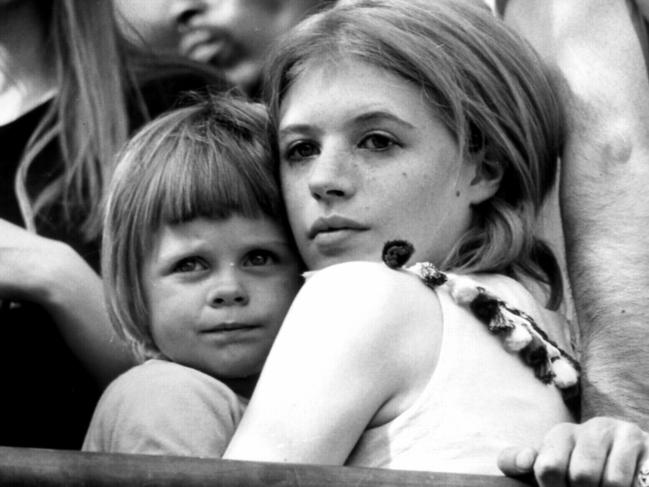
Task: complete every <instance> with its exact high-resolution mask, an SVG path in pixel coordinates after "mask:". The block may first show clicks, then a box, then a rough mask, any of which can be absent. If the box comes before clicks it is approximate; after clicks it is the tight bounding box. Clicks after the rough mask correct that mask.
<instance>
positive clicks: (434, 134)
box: [224, 0, 644, 484]
mask: <svg viewBox="0 0 649 487" xmlns="http://www.w3.org/2000/svg"><path fill="white" fill-rule="evenodd" d="M267 70H268V71H267V88H268V90H267V92H268V93H269V94H270V106H271V112H272V114H273V120H276V121H277V132H278V136H279V148H280V160H279V171H280V175H281V183H282V190H283V194H284V199H285V203H286V207H287V212H288V215H289V221H290V223H291V229H292V231H293V234H294V236H295V239H296V242H297V246H298V249H299V250H300V254H301V256H302V258H303V259H304V261H305V264H306V265H307V267H308V268H309V269H311V270H314V271H317V272H315V274H314V275H312V277H310V278H309V279H308V280H307V282H306V283H305V285H304V286H303V288H302V289H301V290H300V292H299V293H298V295H297V296H296V298H295V301H294V302H293V304H292V306H291V309H290V311H289V313H288V314H287V316H286V319H285V321H284V324H283V325H282V329H281V331H280V333H279V335H278V337H277V340H276V342H275V344H274V346H273V349H272V351H271V353H270V355H269V357H268V360H267V362H266V365H265V366H264V371H263V373H262V375H261V377H260V379H259V382H258V384H257V387H256V389H255V393H254V395H253V397H252V399H251V401H250V404H249V406H248V408H247V410H246V412H245V415H244V418H243V419H242V421H241V424H240V426H239V428H238V429H237V432H236V433H235V435H234V437H233V439H232V441H231V443H230V445H229V446H228V450H227V451H226V454H225V455H224V456H225V458H233V459H250V460H258V461H282V462H305V463H326V464H339V465H342V464H348V465H356V466H364V467H385V468H397V469H415V470H433V471H448V472H460V473H480V474H496V473H498V469H497V466H496V465H497V463H496V460H497V457H498V454H499V452H500V451H501V450H502V449H503V448H504V447H506V446H508V445H529V444H541V442H542V441H543V439H544V437H545V436H546V434H547V433H548V432H549V431H551V430H552V429H553V428H555V427H558V426H559V425H560V424H562V423H563V425H562V426H563V427H564V428H563V431H574V430H572V429H570V428H571V427H572V425H570V423H571V422H572V421H573V415H572V414H571V411H570V410H569V408H568V407H566V405H565V404H564V402H563V400H562V399H563V397H562V396H563V394H562V391H564V390H569V389H571V388H572V387H574V386H575V384H576V380H577V368H576V367H575V366H574V362H573V361H572V359H570V358H569V355H568V353H567V352H569V351H570V349H569V346H568V345H567V343H564V341H563V340H561V333H558V334H552V335H551V337H550V338H549V339H548V337H547V336H546V332H548V333H550V332H551V331H552V330H555V329H556V330H558V331H559V332H561V331H562V329H561V325H562V323H561V319H560V318H559V317H558V316H557V315H556V314H555V313H552V312H550V311H549V310H548V309H545V307H544V306H543V305H542V304H541V303H539V302H538V301H537V300H536V299H535V298H534V297H533V296H532V294H531V293H530V292H528V291H527V290H526V289H525V287H524V286H523V285H522V284H521V283H520V282H525V283H529V282H532V281H541V282H545V283H546V284H547V285H548V287H549V288H550V290H551V291H552V292H551V294H552V295H554V296H555V297H556V296H560V294H561V289H560V283H561V279H560V275H559V272H558V267H557V264H556V260H555V259H554V257H553V255H552V252H551V251H550V250H549V249H548V248H547V246H545V245H544V244H543V242H541V241H540V240H538V238H537V237H536V236H535V234H534V231H533V229H534V223H535V217H536V214H537V212H538V210H539V208H540V207H541V205H542V203H543V201H544V198H545V197H546V196H547V194H548V192H549V191H550V189H551V188H552V185H553V182H554V176H555V171H556V161H557V156H558V153H559V150H560V147H561V141H562V137H561V136H562V131H561V129H562V117H561V110H560V105H559V103H558V99H557V96H556V94H555V92H554V88H553V85H552V83H551V79H550V77H549V76H548V74H547V72H546V71H545V70H544V68H543V65H542V63H541V62H540V60H539V59H538V57H537V56H536V55H535V53H534V52H533V51H532V50H531V49H530V48H529V47H528V46H527V45H526V44H525V43H524V42H522V41H521V39H520V38H518V37H517V36H516V35H515V34H514V33H513V32H511V31H510V30H508V29H507V28H506V27H505V26H504V25H503V24H502V23H501V22H499V21H498V20H497V19H495V18H493V17H492V16H491V14H490V13H489V11H488V10H487V9H486V8H485V7H483V6H480V5H472V4H471V3H470V2H462V1H459V0H436V1H434V2H431V1H429V0H357V1H349V2H342V3H339V5H338V6H336V7H334V8H333V9H331V10H329V11H326V12H323V13H321V14H317V15H316V16H314V17H311V18H310V19H308V20H306V21H304V22H303V23H302V24H300V25H298V26H297V27H296V28H295V29H294V30H293V31H292V32H291V33H290V34H289V35H288V36H286V37H285V38H284V40H283V41H282V42H281V43H280V44H279V46H278V47H277V50H276V52H275V53H274V55H272V56H271V57H270V59H269V61H268V64H267ZM394 239H405V240H408V241H410V242H411V243H413V244H414V249H413V248H412V247H410V246H409V245H406V244H404V246H403V247H404V249H405V250H406V251H405V253H404V254H403V256H401V257H399V252H398V251H399V248H397V249H396V250H397V257H398V258H396V259H387V261H388V262H390V264H391V265H392V266H395V267H397V268H399V267H400V266H401V265H402V264H403V263H404V261H405V260H407V259H408V258H409V257H410V256H411V254H412V258H411V261H410V262H417V261H419V262H427V263H426V264H420V265H419V266H416V267H415V268H414V269H413V270H414V271H415V273H416V274H417V275H419V276H420V277H421V278H422V279H423V281H424V283H425V284H426V285H423V284H422V282H421V280H420V279H418V277H416V276H413V275H412V273H410V272H404V271H403V270H401V269H399V270H396V271H395V270H391V269H390V268H388V267H387V266H385V265H383V264H382V263H380V262H376V261H380V259H381V256H382V248H383V245H384V243H385V242H386V241H390V240H394ZM388 250H391V251H392V250H394V249H388ZM402 250H403V249H402ZM389 253H390V252H388V254H389ZM435 266H438V267H439V268H440V269H442V270H444V271H448V272H447V274H446V275H444V274H442V273H440V272H438V271H437V270H435ZM445 280H447V281H446V282H445ZM518 281H520V282H518ZM429 287H432V289H430V288H429ZM553 304H555V305H556V304H557V303H556V300H555V302H554V303H553ZM543 329H545V331H543ZM563 331H565V329H564V330H563ZM552 337H553V338H552ZM296 364H299V366H297V367H296ZM296 384H299V386H300V387H299V388H297V387H296V386H295V385H296ZM269 412H272V413H269ZM566 423H568V424H567V425H566ZM591 424H592V423H591ZM599 424H601V423H599ZM565 426H568V428H566V427H565ZM595 426H597V425H595ZM580 431H581V430H580ZM610 431H615V428H611V430H610ZM618 431H633V434H632V435H628V436H625V435H620V436H618V437H617V439H620V438H626V439H632V440H633V441H629V442H628V443H626V444H627V446H629V450H628V451H627V450H625V449H624V450H622V451H625V453H627V452H628V455H626V454H625V455H624V458H626V459H629V458H630V459H633V460H632V461H633V462H634V465H633V466H635V459H637V458H638V456H639V455H638V452H639V451H640V450H639V449H641V448H642V446H641V445H642V442H641V441H639V440H641V439H642V438H644V436H642V434H641V433H640V430H639V429H638V428H635V430H631V429H627V430H624V425H620V428H619V429H618ZM634 435H635V436H634ZM584 436H586V439H587V440H588V436H589V435H588V434H586V435H584ZM570 438H572V437H570ZM593 438H601V439H602V441H601V442H600V444H596V445H595V448H591V449H594V450H596V451H597V452H598V453H601V455H600V456H598V457H597V459H600V458H602V459H604V460H605V459H606V458H607V454H608V452H609V451H610V452H611V456H610V457H609V458H611V459H614V457H615V455H614V453H615V452H618V451H620V450H619V449H616V448H615V447H612V448H610V449H609V447H610V446H611V443H614V442H613V441H612V438H615V435H613V434H611V435H609V436H604V435H590V439H591V440H592V439H593ZM582 440H583V436H582V439H580V440H579V441H578V440H575V442H574V443H572V447H574V448H575V451H576V452H577V453H578V454H575V455H573V456H572V457H571V456H570V451H571V450H572V447H570V448H566V450H565V451H561V452H560V454H561V458H560V460H561V461H565V465H568V464H570V465H571V466H570V472H571V473H573V472H577V475H579V476H580V478H581V475H582V474H587V475H589V474H591V472H590V469H592V468H593V467H594V472H592V475H594V476H595V475H596V478H597V480H598V482H597V484H599V478H600V475H604V476H606V475H607V472H610V471H609V470H606V469H605V468H601V469H600V470H597V467H600V466H601V465H594V463H596V462H591V463H586V464H584V462H583V460H584V455H580V454H579V453H583V452H584V450H583V449H581V446H582V445H583V444H584V442H583V441H582ZM586 443H588V441H586ZM622 444H623V445H624V444H625V443H624V440H622ZM590 445H591V447H592V446H593V441H591V442H590ZM618 445H619V443H618ZM631 445H633V446H631ZM599 449H601V450H599ZM631 450H633V451H631ZM564 454H565V456H563V455H564ZM634 455H635V456H634ZM621 457H622V455H618V456H617V460H618V461H619V460H620V459H621ZM539 458H541V457H539ZM546 459H547V457H546ZM611 463H613V464H614V463H615V461H614V460H612V462H611ZM540 464H541V463H539V465H540ZM546 465H547V463H546ZM613 467H615V465H613ZM632 470H633V469H632Z"/></svg>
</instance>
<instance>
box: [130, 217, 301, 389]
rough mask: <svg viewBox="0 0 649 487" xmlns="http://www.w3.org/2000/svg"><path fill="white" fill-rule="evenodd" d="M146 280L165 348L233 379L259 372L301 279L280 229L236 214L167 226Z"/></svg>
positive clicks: (156, 335)
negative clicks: (223, 218) (224, 218)
mask: <svg viewBox="0 0 649 487" xmlns="http://www.w3.org/2000/svg"><path fill="white" fill-rule="evenodd" d="M143 282H144V291H145V294H146V297H147V304H148V307H149V311H150V316H151V322H150V325H151V331H152V334H153V339H154V341H155V343H156V345H157V346H158V348H159V349H160V351H161V352H162V353H164V354H165V355H166V356H167V357H168V358H169V359H170V360H173V361H175V362H177V363H180V364H183V365H186V366H189V367H193V368H196V369H198V370H201V371H203V372H205V373H207V374H210V375H212V376H216V377H220V378H224V379H227V378H243V377H248V376H251V375H254V374H256V373H258V372H259V371H260V370H261V368H262V365H263V363H264V361H265V360H266V356H267V355H268V351H269V350H270V347H271V345H272V343H273V340H274V339H275V336H276V335H277V332H278V331H279V328H280V325H281V324H282V320H283V319H284V315H285V314H286V312H287V310H288V307H289V306H290V304H291V301H292V300H293V297H294V296H295V293H296V292H297V290H298V288H299V287H300V284H301V277H300V269H299V263H298V259H297V257H296V255H295V254H294V252H293V250H292V248H291V246H290V245H289V241H288V240H287V238H286V236H285V232H284V231H283V229H282V228H281V227H280V226H278V225H277V224H276V223H275V222H274V221H272V220H271V219H269V218H259V219H250V218H244V217H241V216H232V217H230V218H228V219H227V220H211V219H205V218H197V219H195V220H192V221H189V222H187V223H181V224H178V225H166V226H164V227H162V228H161V229H160V230H159V231H158V233H157V234H156V246H155V248H154V249H152V252H151V254H150V257H149V258H148V259H146V261H145V263H144V267H143Z"/></svg>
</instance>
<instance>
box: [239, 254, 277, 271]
mask: <svg viewBox="0 0 649 487" xmlns="http://www.w3.org/2000/svg"><path fill="white" fill-rule="evenodd" d="M276 262H277V257H275V254H273V253H272V252H268V251H266V250H255V251H253V252H250V253H248V255H246V257H245V259H244V260H243V265H244V266H251V267H256V266H264V265H272V264H275V263H276Z"/></svg>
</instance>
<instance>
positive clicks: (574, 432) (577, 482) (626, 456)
mask: <svg viewBox="0 0 649 487" xmlns="http://www.w3.org/2000/svg"><path fill="white" fill-rule="evenodd" d="M648 459H649V435H648V434H647V433H645V432H644V431H642V430H641V429H640V428H639V427H638V426H636V425H635V424H633V423H628V422H626V421H620V420H616V419H613V418H607V417H598V418H593V419H591V420H588V421H586V422H585V423H583V424H572V423H562V424H558V425H556V426H555V427H554V428H552V429H551V430H550V431H549V432H548V434H546V436H545V438H544V440H543V444H542V445H541V447H540V448H539V449H538V451H537V450H535V449H533V448H529V447H528V448H509V449H506V450H503V451H502V452H501V454H500V456H499V458H498V467H499V468H500V469H501V470H502V471H503V473H504V474H505V475H509V476H511V477H518V476H524V475H526V474H531V473H533V474H534V476H535V477H536V480H537V481H538V483H539V485H540V486H542V487H544V486H548V487H550V486H552V487H563V486H580V487H582V486H583V487H590V486H592V487H598V486H602V487H607V486H616V487H617V486H636V485H638V486H643V485H645V484H642V483H637V484H636V483H635V479H636V474H637V473H638V472H636V471H639V470H640V469H641V467H642V465H643V463H644V462H647V461H648ZM647 485H649V484H647Z"/></svg>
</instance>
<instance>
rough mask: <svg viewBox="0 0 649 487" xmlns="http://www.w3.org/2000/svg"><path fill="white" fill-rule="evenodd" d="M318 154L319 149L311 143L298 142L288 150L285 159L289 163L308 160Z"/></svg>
mask: <svg viewBox="0 0 649 487" xmlns="http://www.w3.org/2000/svg"><path fill="white" fill-rule="evenodd" d="M317 154H318V147H317V146H316V145H315V144H313V143H311V142H296V143H294V144H291V145H290V146H289V147H288V149H286V154H285V158H286V160H288V161H299V160H301V159H308V158H309V157H313V156H315V155H317Z"/></svg>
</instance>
